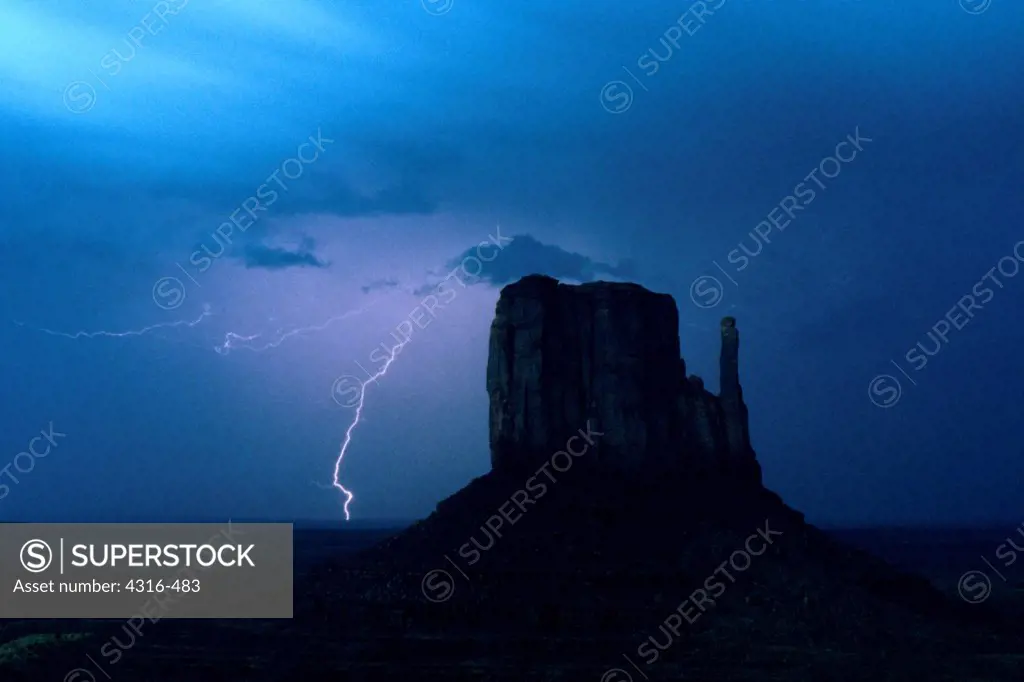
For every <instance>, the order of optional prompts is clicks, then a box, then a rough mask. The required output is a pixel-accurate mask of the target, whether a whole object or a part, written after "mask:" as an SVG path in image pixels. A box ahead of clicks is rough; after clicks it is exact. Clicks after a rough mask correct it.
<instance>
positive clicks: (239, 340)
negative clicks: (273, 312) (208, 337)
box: [213, 301, 377, 355]
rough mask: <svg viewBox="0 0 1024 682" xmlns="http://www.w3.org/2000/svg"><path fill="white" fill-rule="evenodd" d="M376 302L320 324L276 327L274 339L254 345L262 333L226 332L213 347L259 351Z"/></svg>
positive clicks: (223, 352) (222, 350) (227, 350)
mask: <svg viewBox="0 0 1024 682" xmlns="http://www.w3.org/2000/svg"><path fill="white" fill-rule="evenodd" d="M376 304H377V301H373V302H372V303H369V304H367V305H365V306H363V307H362V308H356V309H355V310H350V311H348V312H347V313H342V314H341V315H335V316H334V317H332V318H330V319H328V320H327V321H326V322H322V323H321V324H315V325H311V326H309V327H296V328H295V329H292V330H289V331H287V332H284V333H283V334H282V330H281V329H278V330H277V331H276V332H274V336H276V337H277V338H276V339H274V340H272V341H268V342H266V343H260V344H256V345H252V343H251V342H253V341H255V340H256V339H259V338H261V337H262V336H263V334H252V335H251V336H242V335H241V334H236V333H235V332H228V333H227V334H225V335H224V343H222V344H220V345H219V346H214V347H213V349H214V350H215V351H217V352H218V353H220V354H221V355H227V354H228V353H230V352H231V351H232V350H233V349H236V348H244V349H246V350H251V351H253V352H255V353H260V352H263V351H265V350H269V349H271V348H277V347H278V346H280V345H281V344H282V343H284V342H285V340H286V339H289V338H291V337H293V336H298V335H300V334H309V333H311V332H321V331H323V330H325V329H327V328H328V327H330V326H331V325H332V324H334V323H335V322H340V321H341V320H344V319H347V318H349V317H352V316H354V315H360V314H362V313H364V312H366V311H367V310H369V309H370V308H372V307H373V306H374V305H376Z"/></svg>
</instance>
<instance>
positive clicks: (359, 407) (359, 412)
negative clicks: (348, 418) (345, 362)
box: [331, 336, 412, 521]
mask: <svg viewBox="0 0 1024 682" xmlns="http://www.w3.org/2000/svg"><path fill="white" fill-rule="evenodd" d="M410 339H412V337H411V336H408V337H406V338H405V340H404V341H402V342H401V343H400V344H398V345H396V346H395V347H394V348H392V349H391V355H390V356H388V359H387V362H385V363H384V365H383V366H382V367H381V368H380V369H379V370H377V373H376V374H374V375H373V376H371V377H370V378H369V379H367V380H366V381H364V382H362V383H361V384H360V386H359V401H358V402H357V403H356V416H355V417H354V418H353V419H352V424H351V425H349V427H348V430H346V431H345V440H343V441H342V443H341V450H340V451H339V452H338V459H336V460H335V461H334V478H333V479H332V481H331V485H332V486H333V487H335V488H337V489H338V490H340V491H341V492H342V494H344V495H345V505H344V510H345V520H346V521H348V520H349V519H350V518H351V516H350V515H349V512H348V506H349V505H350V504H351V503H352V500H353V499H355V495H353V494H352V491H351V490H348V489H347V488H346V487H345V486H343V485H342V484H341V481H340V480H339V478H338V473H339V471H340V470H341V460H343V459H345V452H346V451H347V450H348V446H349V445H350V444H351V443H352V432H353V431H355V429H356V426H358V425H359V420H360V419H361V418H362V416H363V403H364V402H365V400H366V387H367V386H369V385H370V384H372V383H374V382H375V381H377V380H378V379H380V378H381V377H383V376H384V375H385V374H387V373H388V368H389V367H391V363H393V362H394V361H395V358H396V357H397V356H398V352H399V351H400V350H402V348H404V347H405V345H406V344H407V343H409V341H410Z"/></svg>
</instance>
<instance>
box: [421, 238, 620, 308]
mask: <svg viewBox="0 0 1024 682" xmlns="http://www.w3.org/2000/svg"><path fill="white" fill-rule="evenodd" d="M499 241H500V242H501V243H500V244H499V243H498V242H499ZM486 244H489V246H485V245H486ZM496 246H500V247H501V248H500V250H497V249H496V248H495V247H496ZM486 258H491V260H490V261H489V262H488V261H485V259H486ZM463 265H465V268H466V269H465V273H467V274H469V275H470V277H471V278H472V279H473V282H472V283H474V284H476V283H486V284H490V285H492V286H495V287H500V286H504V285H505V284H509V283H510V282H514V281H516V280H519V279H521V278H522V277H526V276H527V275H537V274H540V275H548V276H549V277H554V278H555V279H559V280H570V281H576V282H591V281H593V280H595V279H597V278H598V277H599V276H602V275H603V276H607V277H614V278H619V279H626V278H630V277H633V276H635V274H636V264H635V263H634V262H633V261H631V260H624V261H621V262H620V263H619V264H618V265H611V264H609V263H603V262H601V261H595V260H593V259H591V258H589V257H587V256H584V255H583V254H579V253H573V252H572V251H566V250H565V249H563V248H561V247H560V246H554V245H552V244H544V243H543V242H540V241H538V240H537V239H535V238H534V237H532V236H530V235H528V234H524V235H517V236H515V237H511V238H507V237H501V236H500V234H499V236H498V237H495V238H492V239H491V241H490V242H484V243H483V245H478V246H472V247H470V248H468V249H466V250H465V251H463V252H462V253H461V254H459V255H458V256H455V257H454V258H452V259H450V260H449V261H448V263H447V264H446V265H445V268H444V270H443V272H435V273H433V275H434V276H435V277H436V276H441V277H445V276H447V275H448V274H449V273H451V272H452V271H453V270H455V269H456V268H460V267H461V266H463ZM458 276H460V277H461V278H463V279H465V278H466V274H462V275H458ZM435 286H437V283H436V282H435V283H432V284H425V285H423V286H422V287H420V288H418V289H417V290H416V292H415V293H417V294H421V293H425V292H428V291H430V290H431V289H433V288H434V287H435Z"/></svg>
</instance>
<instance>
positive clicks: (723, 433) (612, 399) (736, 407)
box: [487, 275, 761, 481]
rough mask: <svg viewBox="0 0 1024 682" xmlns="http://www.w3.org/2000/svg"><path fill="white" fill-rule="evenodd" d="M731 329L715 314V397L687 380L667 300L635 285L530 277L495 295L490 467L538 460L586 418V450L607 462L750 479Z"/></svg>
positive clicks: (615, 466)
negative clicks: (718, 325)
mask: <svg viewBox="0 0 1024 682" xmlns="http://www.w3.org/2000/svg"><path fill="white" fill-rule="evenodd" d="M738 359H739V333H738V331H737V330H736V325H735V321H734V320H732V318H726V319H725V320H723V322H722V356H721V387H722V391H721V396H715V395H713V394H711V393H709V392H708V391H707V390H705V389H704V386H703V382H702V381H701V380H700V379H699V378H697V377H690V378H687V377H686V365H685V362H684V361H683V360H682V359H681V358H680V355H679V315H678V311H677V310H676V304H675V301H674V300H673V299H672V297H671V296H668V295H666V294H656V293H653V292H651V291H648V290H647V289H644V288H643V287H641V286H638V285H636V284H619V283H610V282H595V283H591V284H583V285H580V286H571V285H566V284H560V283H559V282H558V281H557V280H554V279H551V278H550V277H543V276H539V275H538V276H531V277H525V278H523V279H522V280H520V281H518V282H516V283H514V284H510V285H509V286H507V287H505V288H504V289H503V290H502V292H501V298H500V299H499V301H498V305H497V310H496V314H495V319H494V322H493V323H492V324H491V337H490V355H489V359H488V365H487V392H488V395H489V396H490V441H491V466H492V469H493V470H495V471H497V472H502V471H511V470H518V469H525V468H530V467H534V466H536V465H537V464H538V463H539V462H541V461H543V460H545V459H548V458H550V457H551V455H552V453H554V452H556V451H559V450H565V449H566V444H567V440H568V439H569V438H570V437H571V436H572V435H573V434H575V433H577V431H578V430H579V429H581V428H584V429H585V428H586V425H587V422H588V420H589V421H590V422H591V424H593V425H594V427H595V428H597V429H599V430H600V431H602V432H603V433H605V434H606V435H605V436H602V438H601V439H600V442H598V443H596V444H595V446H594V449H593V450H592V451H591V454H590V455H588V459H589V458H590V457H591V456H592V457H593V460H595V461H596V462H599V463H600V466H601V467H602V468H605V469H607V470H609V471H619V472H628V471H641V470H642V471H644V472H645V473H650V472H652V471H659V470H661V471H673V472H679V471H685V472H688V473H691V474H693V475H695V476H697V475H707V474H727V475H730V476H736V477H740V478H746V479H755V480H757V481H760V476H761V473H760V467H759V466H758V464H757V461H756V458H755V456H754V451H753V449H752V448H751V446H750V437H749V429H748V424H747V409H746V405H745V404H744V403H743V393H742V390H741V388H740V384H739V364H738V361H739V360H738Z"/></svg>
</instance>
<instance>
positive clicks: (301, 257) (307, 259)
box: [240, 238, 331, 270]
mask: <svg viewBox="0 0 1024 682" xmlns="http://www.w3.org/2000/svg"><path fill="white" fill-rule="evenodd" d="M315 247H316V244H315V242H314V241H313V240H312V239H308V238H307V239H304V240H303V241H302V244H301V246H299V248H297V249H295V250H294V251H292V250H288V249H286V248H282V247H275V246H264V245H262V244H250V245H249V246H246V247H245V251H244V252H243V254H242V256H241V257H240V258H241V260H243V261H244V262H245V267H246V268H263V269H265V270H284V269H285V268H327V267H330V265H331V264H330V263H327V262H325V261H322V260H320V259H319V258H317V257H316V254H315V253H313V249H314V248H315Z"/></svg>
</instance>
